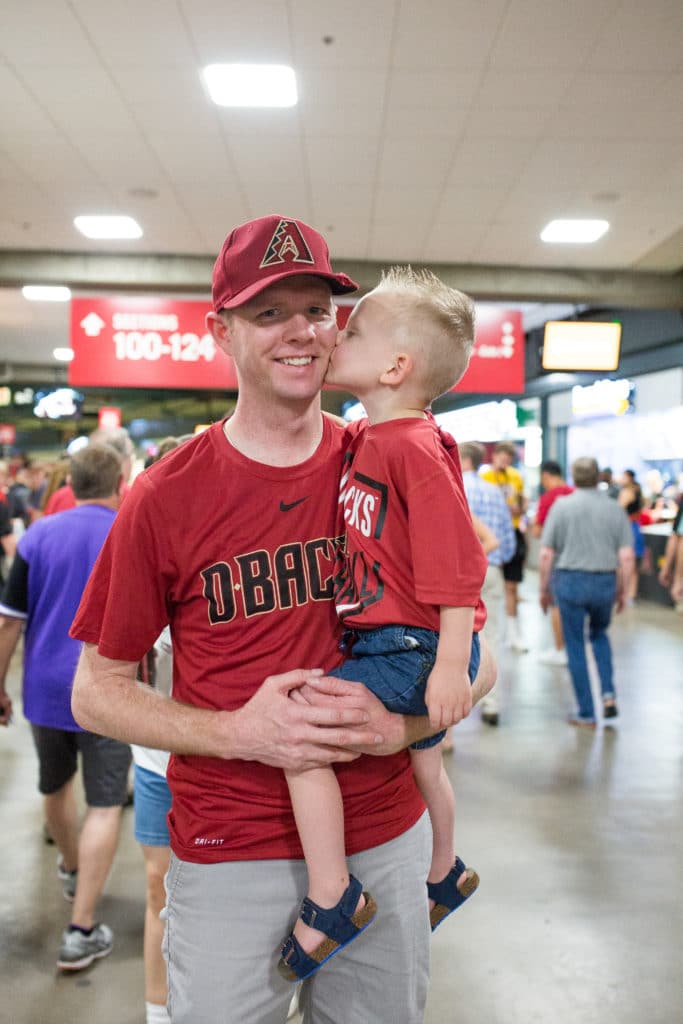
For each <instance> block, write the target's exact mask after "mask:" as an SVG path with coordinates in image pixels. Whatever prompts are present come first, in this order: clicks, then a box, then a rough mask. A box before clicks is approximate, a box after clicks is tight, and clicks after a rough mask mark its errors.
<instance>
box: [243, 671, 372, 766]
mask: <svg viewBox="0 0 683 1024" xmlns="http://www.w3.org/2000/svg"><path fill="white" fill-rule="evenodd" d="M321 679H323V677H322V673H320V672H319V670H315V669H313V670H311V669H297V670H295V671H293V672H285V673H283V674H282V675H277V676H269V677H268V678H267V679H266V680H265V681H264V682H263V684H262V685H261V686H260V687H259V689H258V690H257V691H256V693H255V694H254V696H253V697H252V698H251V700H249V701H247V703H246V704H245V705H244V706H243V707H241V708H239V709H238V710H237V711H233V712H229V713H228V716H226V730H227V732H228V749H229V751H230V757H239V758H242V759H243V760H246V761H260V762H261V763H262V764H269V765H272V766H274V767H276V768H283V769H285V770H287V771H294V772H299V771H306V770H308V769H310V768H316V767H320V766H322V765H328V764H332V763H333V762H338V761H353V760H354V759H355V758H357V757H358V756H359V753H360V748H373V749H375V750H376V748H377V747H378V745H379V744H381V743H382V742H383V740H384V736H383V734H382V733H381V732H380V731H379V730H378V728H377V723H376V722H375V721H373V720H371V717H372V716H371V714H370V712H369V710H368V706H367V705H368V703H369V702H368V700H367V699H365V700H363V699H362V695H365V696H366V697H367V696H370V697H372V695H371V694H368V691H367V690H366V689H365V687H364V686H362V685H361V684H359V683H357V684H346V683H343V682H341V680H337V679H330V680H328V681H327V682H328V683H331V684H339V686H338V687H337V686H334V685H333V686H329V685H327V686H325V685H322V686H321V685H320V681H321ZM300 691H301V692H300ZM361 691H362V693H361ZM301 698H304V699H301ZM373 700H376V698H373ZM378 703H379V702H378ZM380 707H382V705H381V704H380ZM382 710H384V709H382ZM385 714H388V712H385Z"/></svg>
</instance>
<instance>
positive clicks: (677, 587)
mask: <svg viewBox="0 0 683 1024" xmlns="http://www.w3.org/2000/svg"><path fill="white" fill-rule="evenodd" d="M671 597H672V598H673V600H674V601H675V602H676V603H677V604H679V603H680V602H682V601H683V541H681V539H680V537H679V538H678V544H677V546H676V558H675V562H674V569H673V581H672V583H671Z"/></svg>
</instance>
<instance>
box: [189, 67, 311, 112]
mask: <svg viewBox="0 0 683 1024" xmlns="http://www.w3.org/2000/svg"><path fill="white" fill-rule="evenodd" d="M202 77H203V78H204V81H205V83H206V87H207V89H208V90H209V96H210V97H211V99H212V100H213V102H214V103H217V104H218V106H219V107H293V106H295V105H296V103H297V100H298V95H297V91H296V76H295V74H294V71H293V70H292V68H290V67H287V65H285V64H209V65H208V66H207V67H205V68H204V69H203V70H202Z"/></svg>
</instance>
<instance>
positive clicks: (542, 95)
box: [477, 68, 575, 108]
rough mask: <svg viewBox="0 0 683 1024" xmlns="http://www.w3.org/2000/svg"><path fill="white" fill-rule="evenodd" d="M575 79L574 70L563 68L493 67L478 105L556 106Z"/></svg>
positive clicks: (489, 71) (486, 78)
mask: <svg viewBox="0 0 683 1024" xmlns="http://www.w3.org/2000/svg"><path fill="white" fill-rule="evenodd" d="M574 78H575V74H574V72H573V71H570V70H566V69H564V70H563V69H561V68H548V69H545V70H534V71H532V70H529V69H528V68H520V69H515V70H496V69H495V68H489V69H487V71H486V73H485V74H484V76H483V78H482V81H481V84H480V87H479V90H478V92H477V103H478V104H479V105H481V106H482V107H505V108H506V107H517V108H521V107H553V106H555V104H557V103H559V101H560V100H561V99H562V98H563V96H564V95H565V93H566V92H567V89H568V87H569V85H570V83H571V82H572V80H573V79H574Z"/></svg>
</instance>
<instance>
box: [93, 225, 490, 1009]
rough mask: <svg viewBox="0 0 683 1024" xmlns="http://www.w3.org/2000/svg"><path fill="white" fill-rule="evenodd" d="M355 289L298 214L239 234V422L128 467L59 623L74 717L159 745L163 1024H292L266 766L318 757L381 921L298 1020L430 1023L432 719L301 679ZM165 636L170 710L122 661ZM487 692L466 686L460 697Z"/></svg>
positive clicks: (343, 687)
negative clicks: (89, 572) (69, 651)
mask: <svg viewBox="0 0 683 1024" xmlns="http://www.w3.org/2000/svg"><path fill="white" fill-rule="evenodd" d="M355 287H356V286H355V284H354V282H353V281H351V280H350V279H349V278H348V277H346V275H344V274H335V273H334V272H333V271H332V268H331V267H330V263H329V254H328V250H327V245H326V244H325V241H324V239H323V238H322V237H321V236H320V235H319V234H318V233H317V232H316V231H314V230H313V229H312V228H310V227H309V226H308V225H306V224H303V223H301V222H300V221H296V220H292V219H288V218H283V217H277V216H270V217H263V218H260V219H258V220H255V221H251V222H249V223H248V224H244V225H242V226H240V227H238V228H236V229H235V230H234V231H232V232H231V234H230V235H229V236H228V238H227V239H226V241H225V243H224V245H223V248H222V250H221V253H220V255H219V257H218V259H217V261H216V265H215V267H214V274H213V304H214V310H215V312H212V313H209V314H208V317H207V325H208V329H209V330H210V331H211V333H212V335H213V338H214V340H215V342H216V344H217V346H218V347H219V348H221V349H222V350H223V351H224V352H225V353H227V354H228V355H230V356H231V357H232V358H233V359H234V362H235V367H236V371H237V378H238V384H239V395H238V400H237V405H236V407H235V412H234V414H233V415H232V417H231V418H230V419H228V420H226V421H224V422H221V423H217V424H215V425H213V426H212V427H209V429H208V430H206V431H204V432H203V433H202V434H200V435H198V436H197V437H196V438H193V439H192V440H191V441H188V442H186V443H185V444H184V445H182V446H181V447H180V448H178V449H177V450H176V451H174V452H171V453H170V454H169V455H167V456H166V457H165V458H164V459H162V460H161V461H160V462H157V463H156V464H155V465H154V466H152V467H150V469H149V470H146V471H145V472H144V473H143V474H141V476H140V477H139V478H138V480H137V481H136V485H135V487H134V488H133V490H132V491H131V493H130V495H129V496H128V497H127V498H126V501H125V503H124V505H123V508H122V510H121V513H120V516H119V519H118V520H117V523H116V525H115V528H114V530H113V531H112V533H111V535H110V538H109V541H108V543H107V545H106V546H105V548H104V550H103V553H102V558H101V559H100V562H99V564H98V567H97V569H96V570H95V572H94V574H93V577H92V578H91V584H90V585H89V587H88V589H87V591H86V594H85V596H84V600H83V603H82V606H81V609H80V610H79V613H78V615H77V617H76V620H75V622H74V627H73V634H74V635H75V636H77V637H79V638H80V639H82V640H84V641H85V642H86V643H85V648H84V652H83V655H82V658H81V663H80V665H79V669H78V672H77V675H76V680H75V686H74V711H75V714H76V716H77V718H78V719H79V720H80V721H81V722H83V723H87V724H88V726H89V727H90V728H97V729H99V730H100V731H102V732H105V733H107V734H109V735H115V736H117V737H119V738H120V739H124V738H125V739H126V740H130V741H132V742H135V743H140V744H143V745H145V746H151V747H160V748H162V749H168V750H171V751H172V752H173V756H172V757H171V761H170V766H169V771H168V780H169V785H170V787H171V792H172V798H173V805H172V809H171V813H170V815H169V828H170V837H171V848H172V851H173V853H172V858H171V867H170V871H169V875H168V877H167V893H168V896H167V907H166V925H167V927H166V938H165V943H166V952H167V962H168V980H169V1009H170V1013H171V1018H172V1020H173V1022H174V1024H199V1022H203V1021H206V1022H209V1021H216V1020H234V1021H239V1022H240V1024H250V1022H251V1024H282V1022H283V1021H284V1019H285V1016H286V1013H287V1007H288V1005H289V1001H290V998H291V989H290V988H289V986H288V985H287V983H286V982H285V981H283V980H282V979H281V978H280V976H279V974H278V973H277V970H276V961H277V955H276V954H277V947H278V944H279V940H281V938H282V933H283V924H285V923H286V922H287V919H288V916H289V920H290V923H292V918H291V913H292V908H293V907H294V906H296V905H297V904H298V903H299V900H300V898H301V896H302V895H303V894H304V892H305V885H306V879H305V864H304V862H303V859H302V851H301V848H300V844H299V840H298V836H297V833H296V827H295V823H294V819H293V816H292V812H291V806H290V803H289V799H288V795H287V788H286V784H285V779H284V774H283V772H282V771H281V770H280V769H283V768H287V769H290V770H298V771H301V770H305V769H306V768H308V767H315V766H318V765H323V764H330V763H336V770H337V778H338V781H339V783H340V787H341V790H342V795H343V799H344V811H345V814H344V817H345V824H346V849H347V853H348V854H349V867H350V870H351V871H352V872H354V873H355V874H357V875H358V877H361V878H363V881H364V882H365V883H366V884H367V886H368V888H369V889H370V890H371V891H372V892H373V895H374V896H375V897H376V899H377V901H378V903H379V905H380V907H381V911H380V914H379V915H378V917H377V920H376V922H373V925H372V927H371V928H370V929H369V930H368V937H367V938H364V940H363V943H358V944H355V943H354V944H352V945H351V946H350V947H349V948H348V949H346V950H344V951H343V952H342V953H340V954H339V956H336V957H335V958H334V960H333V961H332V962H331V964H330V965H329V966H328V967H326V969H325V970H324V971H321V972H320V973H319V974H318V975H316V977H315V978H314V979H313V980H312V981H311V982H306V983H305V985H304V990H303V993H302V1004H303V1011H304V1019H305V1020H307V1021H311V1020H312V1019H315V1020H323V1019H324V1020H326V1021H329V1022H337V1021H339V1022H341V1021H348V1020H349V1019H351V1018H353V1019H355V1020H363V1021H366V1020H368V1021H369V1020H373V1021H376V1022H382V1021H386V1024H401V1022H404V1024H413V1022H415V1024H417V1022H418V1021H421V1020H422V1019H423V1009H424V1003H425V999H426V990H427V983H428V941H429V923H428V917H427V913H426V890H425V878H426V870H427V866H428V863H429V857H430V849H431V837H430V835H429V830H428V826H427V822H426V820H425V816H424V812H423V805H422V802H421V800H420V799H419V797H418V795H417V792H416V788H415V785H414V782H413V779H412V775H411V772H410V765H409V759H408V755H407V754H406V753H405V751H404V750H403V748H404V747H405V746H406V745H407V744H408V743H409V742H413V740H414V739H417V738H419V737H420V736H425V735H428V734H429V726H428V724H427V721H426V720H425V719H422V718H415V719H406V718H404V717H402V716H398V715H392V714H391V713H389V712H387V711H385V709H384V708H383V706H382V705H381V704H380V703H379V701H378V700H377V699H376V698H375V697H374V696H373V695H372V694H370V693H369V691H367V690H365V688H364V687H362V686H359V685H358V684H355V683H347V682H343V681H341V680H333V679H329V678H325V677H323V676H322V675H316V674H314V673H313V672H312V671H311V670H312V669H314V668H317V667H321V668H324V667H328V666H330V665H333V664H336V663H337V661H338V657H339V656H338V653H337V649H336V640H337V637H338V626H337V622H336V616H335V611H334V606H333V603H332V584H333V567H334V558H335V545H334V538H335V536H336V532H337V530H336V520H335V508H336V504H337V497H338V489H339V480H338V478H339V474H340V470H341V465H342V457H343V441H344V432H343V429H342V428H341V427H339V426H338V425H337V424H335V423H333V422H332V421H331V420H330V419H329V418H327V417H323V416H322V413H321V410H320V397H319V392H320V387H321V384H322V382H323V378H324V376H325V372H326V369H327V363H328V361H329V356H330V353H331V351H332V348H333V346H334V344H335V342H336V337H337V327H336V321H335V310H334V305H333V301H332V296H333V294H344V293H348V292H351V291H353V290H354V289H355ZM169 622H170V626H171V633H172V638H173V648H174V680H173V699H172V700H170V699H165V698H162V697H159V696H158V695H157V694H155V693H154V692H153V691H152V690H150V689H149V688H144V687H140V686H138V685H137V684H136V683H135V668H136V663H137V661H138V659H139V658H140V656H141V655H142V654H143V653H144V652H145V651H146V650H147V649H148V648H149V647H151V645H152V643H153V642H154V640H155V639H156V637H157V636H158V635H159V633H160V632H161V630H162V628H163V627H164V626H165V625H166V624H167V623H169ZM300 665H303V666H309V668H308V669H307V670H306V669H299V668H297V666H300ZM288 669H289V670H290V671H287V670H288ZM273 672H277V673H280V674H278V675H273V674H272V673H273ZM491 681H492V679H491V678H490V677H489V679H488V680H487V685H490V683H491ZM481 692H482V691H481V686H480V687H479V690H477V684H475V690H474V693H473V698H474V699H477V697H478V696H481ZM397 751H400V752H399V753H397ZM361 752H364V753H365V752H372V753H375V754H382V755H386V756H377V757H363V758H360V759H359V758H358V754H359V753H361ZM246 762H249V763H248V764H247V763H246ZM285 931H286V928H285ZM361 945H362V947H363V948H362V950H361V951H360V952H359V953H356V946H361ZM233 1006H234V1008H235V1009H234V1012H231V1009H230V1007H233Z"/></svg>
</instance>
